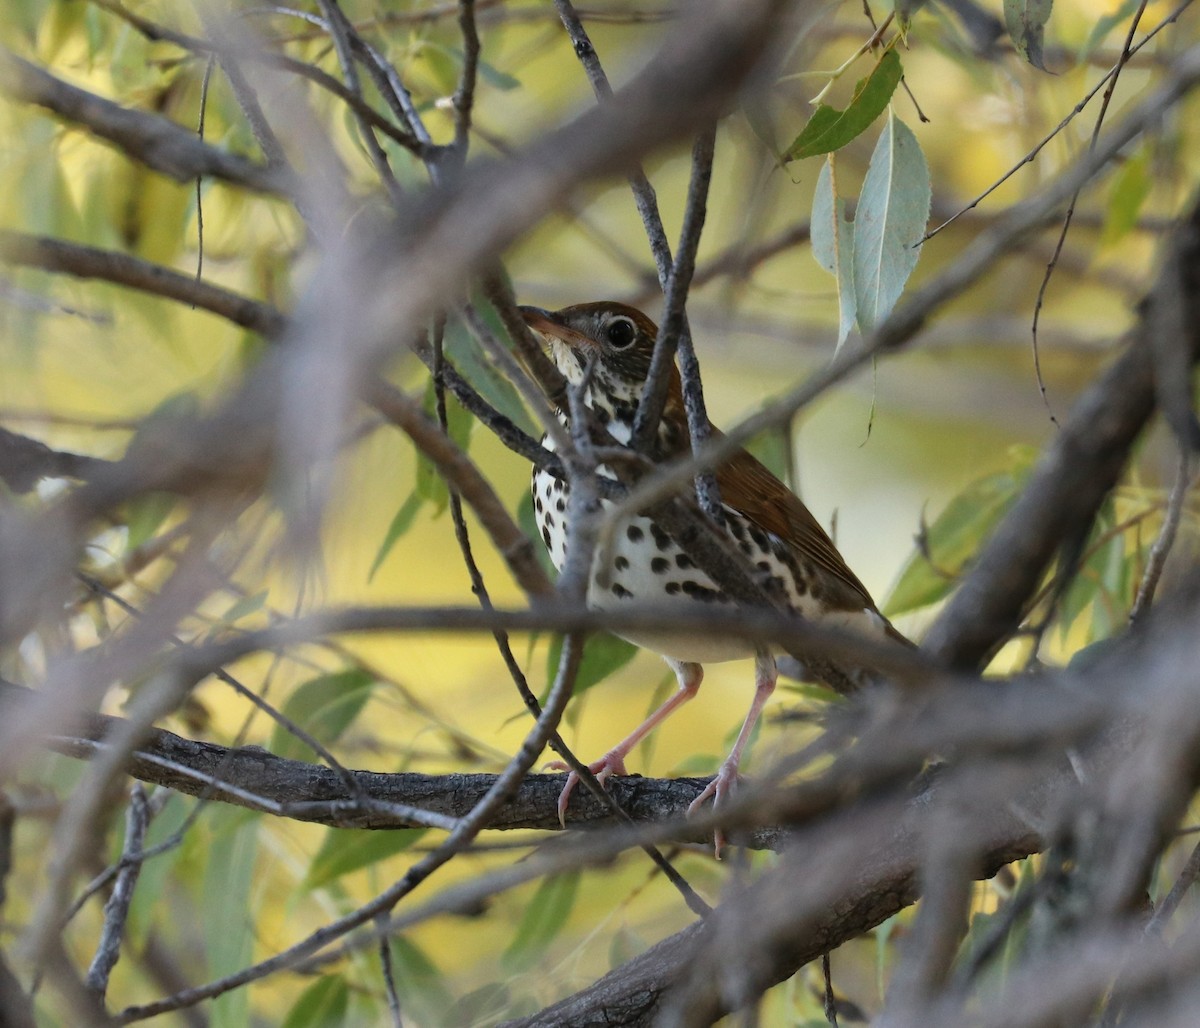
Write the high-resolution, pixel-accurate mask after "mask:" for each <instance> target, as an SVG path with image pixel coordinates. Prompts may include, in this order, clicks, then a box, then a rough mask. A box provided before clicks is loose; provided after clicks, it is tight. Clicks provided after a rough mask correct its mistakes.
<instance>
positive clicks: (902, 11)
mask: <svg viewBox="0 0 1200 1028" xmlns="http://www.w3.org/2000/svg"><path fill="white" fill-rule="evenodd" d="M924 6H925V0H896V2H895V4H893V6H892V9H893V10H894V11H895V12H896V20H897V21H898V22H899V23H900V27H901V29H902V30H907V28H908V23H909V22H910V21H912V16H913V15H914V14H916V13H917V11H919V10H920V9H921V8H922V7H924Z"/></svg>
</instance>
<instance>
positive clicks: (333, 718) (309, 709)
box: [270, 668, 375, 760]
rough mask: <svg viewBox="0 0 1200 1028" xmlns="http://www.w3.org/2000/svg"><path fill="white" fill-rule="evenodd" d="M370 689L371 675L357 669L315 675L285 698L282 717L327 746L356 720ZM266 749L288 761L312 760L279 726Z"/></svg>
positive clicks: (371, 683) (305, 744)
mask: <svg viewBox="0 0 1200 1028" xmlns="http://www.w3.org/2000/svg"><path fill="white" fill-rule="evenodd" d="M374 687H375V678H374V676H373V675H370V674H368V673H367V672H366V671H363V670H362V669H361V668H352V669H350V670H349V671H337V672H334V673H333V674H329V675H319V676H318V677H316V678H313V679H310V680H309V681H307V682H305V683H304V684H303V685H301V686H299V687H298V688H297V689H296V690H295V691H294V692H293V693H292V695H291V696H289V697H288V701H287V703H285V704H284V705H283V714H284V716H285V717H287V719H288V720H289V721H291V722H293V723H294V724H296V725H299V726H300V727H301V728H303V729H304V730H305V731H306V732H308V734H309V735H311V736H312V737H313V738H315V739H316V740H317V741H318V742H319V743H321V744H322V745H323V746H329V745H331V744H333V743H335V742H336V741H337V740H338V739H339V738H340V737H341V734H342V733H343V732H344V731H345V730H346V729H347V728H349V727H350V725H351V724H352V723H353V721H354V719H355V718H356V717H358V714H359V712H360V711H361V710H362V708H363V704H364V703H366V702H367V699H368V697H369V696H370V695H371V690H372V689H373V688H374ZM270 749H271V752H272V753H275V754H276V755H278V756H280V757H289V758H291V759H292V760H309V759H311V758H312V751H311V750H310V749H309V747H308V744H307V743H304V742H301V741H300V740H299V739H297V738H296V737H295V736H294V735H292V734H291V733H290V732H289V731H288V730H287V729H286V728H285V727H284V726H283V725H276V726H275V731H274V732H273V733H272V735H271V746H270Z"/></svg>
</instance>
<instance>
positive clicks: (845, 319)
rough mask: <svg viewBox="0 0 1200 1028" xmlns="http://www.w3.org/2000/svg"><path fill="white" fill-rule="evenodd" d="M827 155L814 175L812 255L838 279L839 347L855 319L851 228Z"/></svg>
mask: <svg viewBox="0 0 1200 1028" xmlns="http://www.w3.org/2000/svg"><path fill="white" fill-rule="evenodd" d="M834 161H835V158H834V156H833V154H830V155H829V157H828V158H827V159H826V161H825V164H824V165H823V166H822V168H821V174H820V175H818V176H817V189H816V192H815V193H814V194H813V208H812V221H811V225H812V253H813V257H815V258H816V261H817V263H818V264H819V265H821V267H822V268H824V269H825V270H826V271H828V272H829V274H831V275H832V276H833V277H834V279H836V280H837V295H838V341H837V348H836V349H835V350H834V353H835V354H836V353H837V352H838V350H840V349H841V348H842V344H843V343H844V342H845V341H846V337H847V336H848V335H849V334H850V329H852V328H853V327H854V321H855V319H856V318H857V316H858V302H857V300H856V298H855V293H854V225H853V223H852V222H851V221H850V219H849V218H847V217H846V201H845V200H843V199H842V198H841V197H840V196H838V195H837V178H836V173H837V169H836V168H835V166H834Z"/></svg>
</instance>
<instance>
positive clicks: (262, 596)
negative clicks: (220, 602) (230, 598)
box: [221, 589, 270, 625]
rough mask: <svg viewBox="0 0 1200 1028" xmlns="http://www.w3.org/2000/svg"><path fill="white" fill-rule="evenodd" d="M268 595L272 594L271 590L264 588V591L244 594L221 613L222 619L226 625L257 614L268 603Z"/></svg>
mask: <svg viewBox="0 0 1200 1028" xmlns="http://www.w3.org/2000/svg"><path fill="white" fill-rule="evenodd" d="M268 595H270V590H269V589H263V590H262V592H257V593H254V594H253V595H252V596H243V597H242V598H241V599H240V600H238V601H237V603H235V604H233V606H231V607H230V608H229V609H228V610H227V611H225V613H224V614H222V615H221V621H222V622H223V623H224V624H226V625H232V624H235V623H236V622H238V621H241V619H242V618H244V617H249V616H250V615H251V614H257V613H258V612H259V611H260V610H262V609H263V607H264V606H265V605H266V602H267V596H268Z"/></svg>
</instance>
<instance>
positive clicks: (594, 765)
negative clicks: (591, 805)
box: [546, 751, 629, 828]
mask: <svg viewBox="0 0 1200 1028" xmlns="http://www.w3.org/2000/svg"><path fill="white" fill-rule="evenodd" d="M546 768H547V770H550V771H570V768H569V767H568V765H566V764H564V763H563V762H562V761H561V760H553V761H551V762H550V763H549V764H547V765H546ZM587 768H588V770H589V771H590V772H591V773H592V774H594V775H595V776H596V781H597V782H599V783H600V784H601V785H602V786H603V785H604V783H605V782H607V781H608V780H609V778H611V777H612V776H613V775H627V774H629V772H628V771H626V770H625V755H624V754H623V753H616V752H612V751H610V752H608V753H606V754H604V756H603V757H601V758H600V759H599V760H594V761H592V762H591V763H590V764H588V766H587ZM578 784H579V772H578V771H571V773H570V774H569V775H567V782H566V785H564V786H563V788H562V792H560V793H559V794H558V823H559V824H560V825H562V826H563V827H564V828H566V827H567V804H569V803H570V802H571V793H572V792H574V790H575V786H577V785H578Z"/></svg>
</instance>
